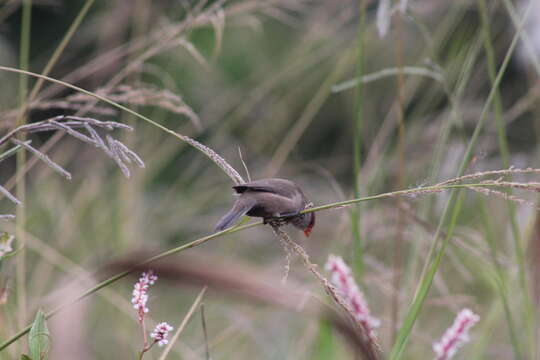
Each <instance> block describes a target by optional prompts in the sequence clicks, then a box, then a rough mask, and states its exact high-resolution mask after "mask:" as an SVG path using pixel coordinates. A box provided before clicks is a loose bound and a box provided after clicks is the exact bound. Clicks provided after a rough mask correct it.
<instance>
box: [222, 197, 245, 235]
mask: <svg viewBox="0 0 540 360" xmlns="http://www.w3.org/2000/svg"><path fill="white" fill-rule="evenodd" d="M251 207H252V205H251V204H247V203H244V204H239V202H236V204H234V206H233V208H232V209H231V210H230V211H229V212H228V213H227V214H225V215H224V216H223V217H222V218H221V220H219V221H218V223H217V225H216V231H222V230H225V229H227V228H228V227H230V226H231V225H232V224H234V223H235V222H236V221H238V219H240V218H241V217H242V216H244V215H245V214H246V213H247V212H248V211H249V210H250V209H251Z"/></svg>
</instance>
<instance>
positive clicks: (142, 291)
mask: <svg viewBox="0 0 540 360" xmlns="http://www.w3.org/2000/svg"><path fill="white" fill-rule="evenodd" d="M156 280H157V276H156V275H154V274H153V273H152V271H149V272H147V273H142V275H141V277H140V279H139V281H138V282H136V283H135V286H134V287H133V298H132V299H131V303H132V304H133V308H134V309H136V310H137V312H138V314H139V322H142V321H143V319H144V314H146V313H147V312H148V308H147V307H146V302H147V301H148V288H149V287H150V285H154V283H155V282H156Z"/></svg>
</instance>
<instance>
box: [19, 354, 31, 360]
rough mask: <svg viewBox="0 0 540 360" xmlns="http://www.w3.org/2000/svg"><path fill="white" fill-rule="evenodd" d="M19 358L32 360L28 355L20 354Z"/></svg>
mask: <svg viewBox="0 0 540 360" xmlns="http://www.w3.org/2000/svg"><path fill="white" fill-rule="evenodd" d="M19 360H32V359H31V358H30V356H28V355H24V354H22V355H21V358H20V359H19Z"/></svg>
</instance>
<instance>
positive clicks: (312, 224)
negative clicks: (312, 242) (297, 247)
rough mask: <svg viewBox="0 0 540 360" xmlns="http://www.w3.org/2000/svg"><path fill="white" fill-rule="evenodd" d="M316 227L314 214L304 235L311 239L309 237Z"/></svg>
mask: <svg viewBox="0 0 540 360" xmlns="http://www.w3.org/2000/svg"><path fill="white" fill-rule="evenodd" d="M314 226H315V214H314V213H312V214H311V221H310V222H309V225H308V227H307V228H306V229H305V230H304V235H306V237H309V235H310V234H311V230H313V227H314Z"/></svg>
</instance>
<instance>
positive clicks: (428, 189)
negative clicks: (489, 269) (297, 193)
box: [0, 183, 500, 351]
mask: <svg viewBox="0 0 540 360" xmlns="http://www.w3.org/2000/svg"><path fill="white" fill-rule="evenodd" d="M497 186H500V185H498V184H496V183H488V184H484V183H477V184H450V185H433V186H424V187H417V188H414V189H406V190H399V191H393V192H388V193H382V194H378V195H373V196H366V197H362V198H358V199H351V200H346V201H339V202H335V203H331V204H326V205H322V206H317V207H313V208H309V209H306V210H304V211H303V213H308V212H315V211H321V210H329V209H335V208H341V207H345V206H348V205H352V204H356V203H359V202H363V201H369V200H377V199H385V198H392V197H396V196H406V195H415V194H434V193H437V192H440V191H443V190H449V189H460V188H475V187H497ZM262 224H263V222H262V221H258V222H254V223H251V224H246V225H242V226H237V227H234V228H229V229H226V230H223V231H220V232H217V233H214V234H211V235H208V236H205V237H202V238H199V239H197V240H194V241H192V242H189V243H187V244H184V245H181V246H178V247H175V248H173V249H170V250H167V251H164V252H162V253H160V254H158V255H155V256H152V257H150V258H148V259H146V260H144V261H142V262H140V263H139V264H138V266H140V265H146V264H149V263H151V262H154V261H157V260H160V259H163V258H165V257H168V256H170V255H173V254H176V253H179V252H181V251H184V250H187V249H191V248H193V247H195V246H198V245H201V244H204V243H205V242H207V241H210V240H213V239H216V238H218V237H221V236H222V235H225V234H232V233H235V232H238V231H242V230H246V229H250V228H252V227H255V226H259V225H262ZM132 271H133V270H132V269H130V270H124V271H122V272H120V273H118V274H116V275H114V276H112V277H110V278H108V279H106V280H104V281H102V282H100V283H99V284H97V285H96V286H94V287H93V288H91V289H88V290H87V291H85V292H84V293H82V294H80V295H79V296H77V297H75V298H73V299H71V300H69V301H67V302H65V303H63V304H61V305H59V306H58V307H56V308H55V309H53V310H52V311H50V312H49V313H47V315H46V318H47V319H48V318H50V317H51V316H54V315H56V314H57V313H59V312H60V311H62V310H64V309H66V308H67V307H69V306H70V305H73V304H75V303H76V302H78V301H80V300H82V299H84V298H86V297H88V296H89V295H92V294H93V293H95V292H97V291H99V290H101V289H103V288H104V287H106V286H108V285H110V284H112V283H114V282H116V281H118V280H120V279H122V278H124V277H126V276H127V275H129V274H130V273H131V272H132ZM30 327H31V325H29V326H27V327H25V328H24V329H22V330H21V331H19V332H18V333H17V334H15V335H13V336H12V337H11V338H10V339H8V340H6V341H5V342H3V343H2V344H0V351H2V350H3V349H5V348H6V347H8V346H9V345H11V344H12V343H14V342H15V341H16V340H18V339H19V338H21V337H22V336H24V335H25V334H27V333H28V331H30Z"/></svg>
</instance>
